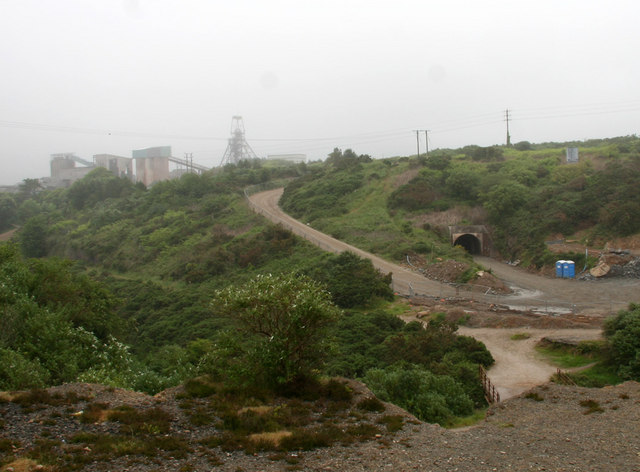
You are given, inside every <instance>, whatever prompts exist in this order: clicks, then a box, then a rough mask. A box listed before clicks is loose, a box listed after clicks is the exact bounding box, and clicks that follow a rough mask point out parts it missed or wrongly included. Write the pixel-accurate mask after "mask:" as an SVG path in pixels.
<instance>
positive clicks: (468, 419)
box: [446, 408, 487, 429]
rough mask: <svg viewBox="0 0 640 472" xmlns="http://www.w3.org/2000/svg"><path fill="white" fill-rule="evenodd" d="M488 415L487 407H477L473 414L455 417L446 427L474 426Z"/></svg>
mask: <svg viewBox="0 0 640 472" xmlns="http://www.w3.org/2000/svg"><path fill="white" fill-rule="evenodd" d="M486 416H487V409H486V408H479V409H476V410H475V411H474V412H473V414H472V415H469V416H464V417H455V418H454V419H453V420H452V421H451V423H450V424H448V425H447V426H446V427H447V428H448V429H456V428H465V427H467V426H473V425H475V424H478V423H479V422H480V421H483V420H484V419H485V418H486Z"/></svg>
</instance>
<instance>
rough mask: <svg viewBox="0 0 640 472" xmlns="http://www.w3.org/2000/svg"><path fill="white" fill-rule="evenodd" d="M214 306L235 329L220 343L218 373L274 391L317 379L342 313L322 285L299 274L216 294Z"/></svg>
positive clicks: (216, 355)
mask: <svg viewBox="0 0 640 472" xmlns="http://www.w3.org/2000/svg"><path fill="white" fill-rule="evenodd" d="M213 307H214V309H215V310H216V311H219V312H220V313H221V314H223V315H226V316H227V317H229V318H231V320H232V321H233V322H234V325H235V327H234V329H232V330H227V331H225V332H224V333H223V334H222V335H221V337H219V339H218V343H217V345H216V350H215V352H214V353H213V356H214V361H213V365H214V373H217V374H220V375H222V376H224V377H225V378H226V379H227V380H230V381H232V382H235V383H239V384H243V383H244V384H246V385H251V386H265V387H271V388H279V387H286V386H287V385H288V384H292V383H296V382H300V381H303V380H305V379H308V378H313V377H314V376H315V375H316V374H317V372H318V369H320V368H321V367H322V366H323V363H324V359H325V356H326V354H327V348H328V345H327V341H328V339H327V336H326V333H327V330H328V328H329V326H330V325H331V324H332V323H333V322H334V321H336V320H337V319H338V317H339V314H340V311H339V310H338V308H336V307H335V306H334V305H333V303H332V302H331V295H330V294H329V292H327V291H326V290H325V289H324V288H323V286H321V285H320V284H318V283H317V282H315V281H313V280H312V279H310V278H308V277H306V276H301V275H297V274H287V275H270V274H269V275H259V276H258V277H256V278H255V279H253V280H251V281H250V282H249V283H247V284H245V285H243V286H241V287H229V288H227V289H225V290H222V291H218V292H217V293H216V294H215V297H214V300H213Z"/></svg>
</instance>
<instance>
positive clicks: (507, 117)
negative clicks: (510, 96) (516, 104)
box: [504, 108, 511, 147]
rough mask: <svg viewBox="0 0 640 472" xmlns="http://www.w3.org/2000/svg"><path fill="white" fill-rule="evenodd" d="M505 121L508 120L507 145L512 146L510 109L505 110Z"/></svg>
mask: <svg viewBox="0 0 640 472" xmlns="http://www.w3.org/2000/svg"><path fill="white" fill-rule="evenodd" d="M504 117H505V121H506V122H507V147H511V135H510V134H509V109H508V108H507V109H506V110H505V112H504Z"/></svg>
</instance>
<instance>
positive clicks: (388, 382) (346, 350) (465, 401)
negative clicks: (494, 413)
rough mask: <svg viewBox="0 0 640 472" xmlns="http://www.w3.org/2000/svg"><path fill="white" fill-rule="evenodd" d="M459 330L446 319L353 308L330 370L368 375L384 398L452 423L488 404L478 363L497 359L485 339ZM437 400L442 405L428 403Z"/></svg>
mask: <svg viewBox="0 0 640 472" xmlns="http://www.w3.org/2000/svg"><path fill="white" fill-rule="evenodd" d="M456 329H457V326H456V325H455V324H452V323H448V322H446V321H444V320H433V321H432V322H430V323H429V324H428V325H427V326H423V325H422V324H421V323H418V322H412V323H408V324H406V323H404V322H403V321H402V320H400V319H399V318H397V317H396V316H394V315H391V314H388V313H385V312H383V311H374V312H368V313H360V312H351V313H350V312H347V313H345V315H344V316H343V317H342V318H341V319H340V320H339V321H338V323H337V325H336V326H335V334H334V335H335V339H336V342H335V353H334V355H333V356H332V360H331V361H330V362H329V364H328V367H327V371H328V373H329V374H331V375H341V376H346V377H356V378H357V377H362V378H364V381H365V383H367V385H368V386H369V387H370V388H371V389H372V390H373V392H374V393H375V394H376V395H377V396H379V397H380V398H381V399H383V400H385V401H389V402H391V403H395V404H398V405H401V406H402V407H404V408H406V409H407V410H408V411H410V412H411V413H413V414H414V415H416V416H417V417H418V418H420V419H422V420H424V421H430V422H438V423H440V424H443V425H448V424H451V423H452V422H454V421H456V420H457V418H456V417H460V416H466V415H471V414H472V413H473V409H474V408H478V407H484V406H486V401H485V399H484V392H483V390H482V386H481V384H480V379H479V373H478V364H481V365H483V366H485V367H488V366H490V365H491V364H492V363H493V358H492V357H491V354H490V353H489V352H488V351H487V350H486V348H485V346H484V345H483V344H482V343H479V342H478V341H476V340H474V339H473V338H469V337H466V336H459V335H457V334H456ZM419 398H421V399H419ZM445 398H449V400H447V401H445V400H444V399H445ZM432 401H437V402H439V403H438V405H437V407H436V406H434V407H429V406H428V405H427V404H428V403H429V402H432Z"/></svg>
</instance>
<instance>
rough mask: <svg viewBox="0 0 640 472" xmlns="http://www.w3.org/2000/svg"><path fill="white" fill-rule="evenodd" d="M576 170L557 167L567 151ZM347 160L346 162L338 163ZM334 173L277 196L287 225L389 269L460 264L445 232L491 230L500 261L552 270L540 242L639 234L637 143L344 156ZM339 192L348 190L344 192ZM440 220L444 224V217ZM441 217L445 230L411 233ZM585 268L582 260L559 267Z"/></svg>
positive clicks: (313, 173)
mask: <svg viewBox="0 0 640 472" xmlns="http://www.w3.org/2000/svg"><path fill="white" fill-rule="evenodd" d="M572 145H577V146H580V154H581V162H580V163H578V164H564V153H565V148H566V147H567V146H572ZM343 154H344V155H345V156H346V155H347V152H345V153H343ZM343 161H348V162H349V164H348V165H346V164H342V165H340V166H339V165H336V164H335V163H333V162H328V164H327V165H326V166H319V167H316V168H313V169H310V170H308V173H307V174H306V175H304V176H302V178H300V179H298V180H296V181H294V182H293V183H292V184H290V185H288V186H287V188H286V189H285V193H284V195H283V198H282V205H283V208H285V210H287V211H288V212H290V213H291V214H292V215H294V216H296V217H298V218H301V219H303V220H304V221H306V222H309V223H310V224H311V225H313V226H314V227H316V228H319V229H321V230H323V231H325V232H328V233H329V234H332V235H334V236H336V237H338V238H340V239H343V240H346V241H348V242H350V243H352V244H354V245H356V246H358V247H361V248H363V249H366V250H369V251H371V252H374V253H377V254H379V255H381V256H383V257H387V258H389V259H392V260H400V259H402V258H403V257H404V256H405V255H406V254H413V253H415V254H418V255H422V256H423V257H427V256H428V257H431V256H433V252H434V251H435V253H436V254H437V255H438V256H439V257H441V258H457V259H464V257H465V256H464V253H456V252H454V251H452V250H451V248H449V245H448V240H447V236H448V233H447V227H446V225H447V224H451V223H449V221H451V219H452V218H454V219H455V221H456V222H457V223H458V224H489V225H491V227H492V229H493V233H492V239H493V243H494V246H495V247H496V249H498V250H499V251H500V252H501V253H502V255H503V257H505V258H509V259H520V260H523V261H524V263H525V264H530V265H535V266H538V267H540V266H543V265H549V264H552V263H553V262H554V261H555V260H556V259H557V258H558V255H556V254H552V253H550V252H549V251H547V250H546V248H545V245H544V241H545V240H546V239H548V238H549V237H550V236H553V237H554V238H555V237H557V235H558V234H560V235H563V236H564V237H567V236H571V235H573V234H575V233H577V232H580V234H581V237H583V238H585V239H588V240H589V241H590V242H594V241H604V240H605V239H606V238H610V237H618V236H627V235H631V234H635V233H637V232H639V231H640V196H639V195H638V192H636V191H635V189H636V188H637V186H638V184H639V183H640V139H639V138H637V137H635V136H629V137H621V138H613V139H608V140H592V141H587V142H584V143H546V144H542V145H533V144H531V143H524V144H522V145H519V146H515V147H513V148H501V147H496V146H492V147H488V148H482V147H478V146H467V147H465V148H462V149H458V150H436V151H434V152H432V153H430V155H429V158H428V159H427V158H424V157H421V158H419V159H416V158H398V159H393V160H392V159H388V160H379V161H372V162H368V161H367V160H366V159H363V160H359V159H358V158H357V155H356V154H355V153H353V152H352V151H349V153H348V157H346V158H345V157H343ZM345 182H349V184H348V185H346V184H345ZM444 212H449V213H450V215H449V216H447V217H446V218H445V217H444ZM426 214H429V215H438V214H443V221H445V222H443V223H437V221H439V220H438V219H437V218H432V221H436V223H427V224H426V225H425V224H421V223H418V222H419V221H421V220H422V217H423V216H424V215H426ZM564 256H566V258H570V259H572V260H574V261H576V264H577V265H579V266H583V265H584V264H590V263H593V261H590V260H585V258H584V255H583V254H567V255H563V257H564Z"/></svg>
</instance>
